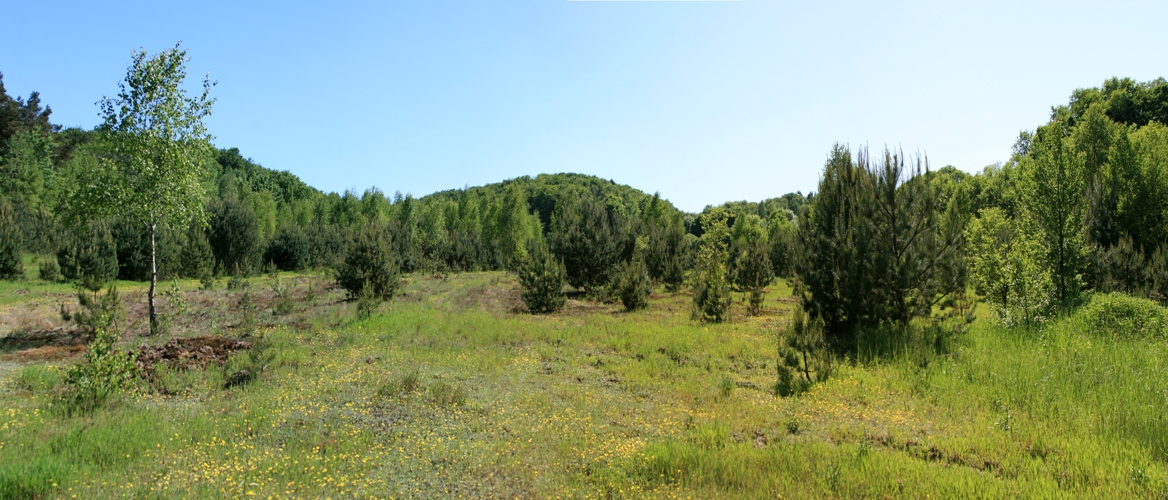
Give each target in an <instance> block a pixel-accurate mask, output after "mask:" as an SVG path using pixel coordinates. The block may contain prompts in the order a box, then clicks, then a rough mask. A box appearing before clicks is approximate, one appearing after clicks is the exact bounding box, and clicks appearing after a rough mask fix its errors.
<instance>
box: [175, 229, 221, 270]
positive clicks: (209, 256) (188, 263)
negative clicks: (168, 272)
mask: <svg viewBox="0 0 1168 500" xmlns="http://www.w3.org/2000/svg"><path fill="white" fill-rule="evenodd" d="M178 258H179V273H180V274H181V275H182V276H184V277H187V278H197V279H199V280H202V279H204V278H207V277H213V276H214V274H215V253H214V252H212V251H211V242H210V241H208V240H207V232H206V231H204V230H203V228H202V227H201V226H199V225H198V224H191V226H190V227H189V228H188V229H187V241H186V244H185V245H183V247H182V251H180V252H179V257H178Z"/></svg>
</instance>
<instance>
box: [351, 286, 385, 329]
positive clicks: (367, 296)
mask: <svg viewBox="0 0 1168 500" xmlns="http://www.w3.org/2000/svg"><path fill="white" fill-rule="evenodd" d="M381 302H382V300H381V297H378V296H377V294H376V293H374V292H373V286H371V285H370V283H369V280H365V286H363V287H361V293H359V294H357V319H359V320H365V319H369V317H370V316H373V313H375V312H377V308H378V307H379V306H381Z"/></svg>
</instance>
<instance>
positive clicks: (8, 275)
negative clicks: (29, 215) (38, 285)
mask: <svg viewBox="0 0 1168 500" xmlns="http://www.w3.org/2000/svg"><path fill="white" fill-rule="evenodd" d="M23 248H24V235H23V234H21V232H20V224H19V222H18V221H17V220H16V211H15V210H13V208H12V205H11V204H9V203H8V202H0V279H5V280H17V279H23V278H24V261H23V260H22V259H23V257H22V255H21V250H22V249H23Z"/></svg>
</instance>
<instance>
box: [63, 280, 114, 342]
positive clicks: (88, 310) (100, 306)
mask: <svg viewBox="0 0 1168 500" xmlns="http://www.w3.org/2000/svg"><path fill="white" fill-rule="evenodd" d="M77 302H78V303H80V304H81V309H80V310H76V311H70V310H68V309H66V308H65V306H64V305H63V304H62V305H61V319H63V320H65V321H73V322H75V323H77V325H78V326H80V327H81V328H83V329H85V331H87V332H95V331H97V329H98V328H107V327H109V326H113V327H115V328H116V327H117V325H118V320H119V319H122V318H124V317H125V315H126V313H125V310H123V309H122V301H121V299H120V298H119V297H118V288H117V287H116V286H110V287H109V288H107V289H106V291H105V294H100V295H99V294H98V293H97V292H96V291H93V292H89V293H87V292H86V291H85V290H80V291H78V292H77Z"/></svg>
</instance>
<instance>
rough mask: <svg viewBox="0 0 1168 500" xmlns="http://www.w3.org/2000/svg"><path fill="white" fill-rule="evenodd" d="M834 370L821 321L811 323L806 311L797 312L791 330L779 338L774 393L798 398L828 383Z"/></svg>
mask: <svg viewBox="0 0 1168 500" xmlns="http://www.w3.org/2000/svg"><path fill="white" fill-rule="evenodd" d="M833 369H834V365H833V362H832V357H831V352H830V351H828V349H827V342H826V338H825V336H824V332H823V322H822V320H813V321H809V320H808V318H807V314H806V313H804V312H803V309H802V308H796V309H795V313H794V316H793V317H792V318H791V326H790V328H788V329H787V331H786V332H783V333H782V334H781V335H780V337H779V363H778V376H779V379H778V382H777V383H776V384H775V393H776V394H778V395H780V396H784V397H786V396H791V395H794V394H799V393H801V392H803V391H806V390H807V389H808V388H810V387H811V384H814V383H816V382H823V381H825V380H827V379H828V377H830V376H831V372H832V370H833Z"/></svg>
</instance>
